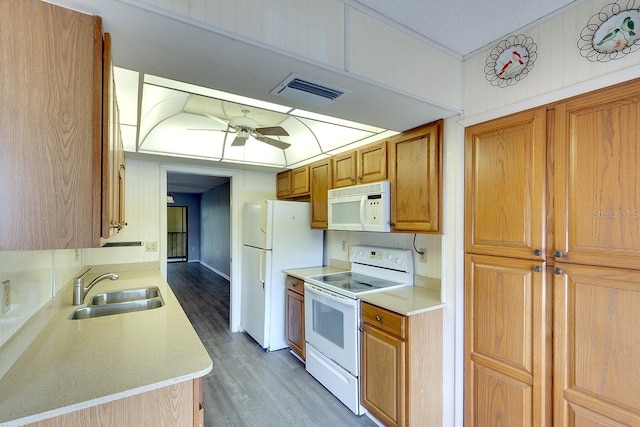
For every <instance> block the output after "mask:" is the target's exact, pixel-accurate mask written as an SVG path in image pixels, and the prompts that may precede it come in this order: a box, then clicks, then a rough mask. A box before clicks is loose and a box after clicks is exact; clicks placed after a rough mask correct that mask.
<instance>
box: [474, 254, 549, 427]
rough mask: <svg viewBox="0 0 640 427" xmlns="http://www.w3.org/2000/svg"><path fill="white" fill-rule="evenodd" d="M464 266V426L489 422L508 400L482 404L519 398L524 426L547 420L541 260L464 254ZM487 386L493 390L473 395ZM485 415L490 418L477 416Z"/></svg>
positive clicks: (546, 313) (545, 314) (545, 317)
mask: <svg viewBox="0 0 640 427" xmlns="http://www.w3.org/2000/svg"><path fill="white" fill-rule="evenodd" d="M465 269H466V270H465V277H466V284H465V315H466V319H465V327H466V332H465V342H466V349H465V363H466V372H467V374H466V376H465V381H466V385H465V390H466V396H465V411H466V419H467V420H468V421H469V425H495V423H497V422H498V420H499V419H500V417H501V416H503V414H502V411H503V410H504V409H505V408H506V407H507V406H508V405H507V404H506V403H505V406H504V407H502V406H499V407H498V408H496V407H491V406H490V407H487V406H486V405H494V403H495V402H496V401H503V402H507V401H509V402H510V401H512V400H513V401H514V402H520V401H521V400H522V399H524V398H525V397H526V398H527V399H528V400H527V401H526V404H525V403H521V404H519V406H518V407H519V408H520V409H521V410H526V412H525V413H526V414H527V416H526V419H527V422H525V423H524V425H529V424H531V425H536V424H538V423H540V424H543V423H545V422H547V421H548V420H550V416H551V412H550V406H551V382H550V377H551V307H550V304H551V300H550V298H551V294H550V292H548V291H547V288H546V283H547V278H546V275H547V274H548V273H546V272H545V269H544V265H543V263H541V262H539V261H529V260H522V259H516V258H502V257H496V256H482V255H467V256H466V266H465ZM536 270H539V271H536ZM488 372H491V374H488ZM479 374H482V375H481V376H478V375H479ZM514 384H517V385H514ZM492 387H493V389H492ZM529 389H530V390H529ZM487 390H492V391H490V392H489V393H490V394H492V393H493V395H490V396H486V397H482V396H478V395H476V393H480V392H481V393H485V392H488V391H487ZM501 394H504V396H502V397H500V396H499V395H501ZM496 399H497V400H496ZM501 399H502V400H501ZM494 400H495V401H494ZM509 408H510V409H509V410H512V409H513V408H511V407H509ZM532 408H533V409H532ZM520 409H519V410H520ZM519 410H518V411H519ZM487 411H489V412H487ZM515 414H517V412H515V413H514V415H515ZM489 416H494V417H496V418H492V422H489V423H485V422H484V421H482V420H485V419H486V417H489ZM485 421H486V420H485ZM474 423H477V424H474ZM505 425H511V424H509V423H507V424H505ZM514 425H523V423H522V422H520V423H518V424H514Z"/></svg>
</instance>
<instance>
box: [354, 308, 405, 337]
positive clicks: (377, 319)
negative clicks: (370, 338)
mask: <svg viewBox="0 0 640 427" xmlns="http://www.w3.org/2000/svg"><path fill="white" fill-rule="evenodd" d="M360 317H361V318H362V321H363V322H366V323H369V324H371V325H373V326H375V327H377V328H379V329H382V330H383V331H386V332H389V333H390V334H393V335H395V336H397V337H400V338H402V339H404V338H406V335H405V334H406V322H407V318H406V316H403V315H401V314H398V313H394V312H392V311H389V310H385V309H384V308H381V307H378V306H376V305H371V304H368V303H366V302H363V303H362V305H361V307H360Z"/></svg>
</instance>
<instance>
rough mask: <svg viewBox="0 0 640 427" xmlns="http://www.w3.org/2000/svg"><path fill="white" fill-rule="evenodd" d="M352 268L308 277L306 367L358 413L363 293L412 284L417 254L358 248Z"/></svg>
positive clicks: (352, 260)
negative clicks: (361, 300) (413, 255)
mask: <svg viewBox="0 0 640 427" xmlns="http://www.w3.org/2000/svg"><path fill="white" fill-rule="evenodd" d="M349 260H350V261H351V271H347V272H343V273H332V274H325V275H319V276H311V277H308V278H307V279H306V280H305V285H304V287H305V296H304V310H305V339H306V355H307V357H306V369H307V372H309V373H310V374H311V375H313V377H315V378H316V379H317V380H318V381H319V382H320V383H321V384H322V385H324V386H325V387H326V388H327V389H328V390H329V391H330V392H331V393H333V395H334V396H336V397H337V398H338V399H339V400H340V401H341V402H342V403H344V404H345V405H346V406H347V407H348V408H349V409H351V411H353V412H354V413H355V414H357V415H361V414H364V413H366V409H365V408H364V407H363V406H362V405H360V335H359V326H360V302H359V298H358V296H359V295H362V294H364V293H371V292H381V291H385V290H391V289H395V288H400V287H404V286H412V285H413V257H412V254H411V251H406V250H402V249H390V248H378V247H371V246H354V247H353V248H352V249H351V254H350V256H349Z"/></svg>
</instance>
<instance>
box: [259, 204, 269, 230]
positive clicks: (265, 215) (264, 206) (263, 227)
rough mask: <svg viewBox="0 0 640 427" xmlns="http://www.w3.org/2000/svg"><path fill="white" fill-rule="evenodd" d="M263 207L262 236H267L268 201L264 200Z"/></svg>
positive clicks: (261, 214) (261, 218) (261, 219)
mask: <svg viewBox="0 0 640 427" xmlns="http://www.w3.org/2000/svg"><path fill="white" fill-rule="evenodd" d="M261 203H262V207H261V208H260V231H262V234H267V201H266V200H263V201H262V202H261Z"/></svg>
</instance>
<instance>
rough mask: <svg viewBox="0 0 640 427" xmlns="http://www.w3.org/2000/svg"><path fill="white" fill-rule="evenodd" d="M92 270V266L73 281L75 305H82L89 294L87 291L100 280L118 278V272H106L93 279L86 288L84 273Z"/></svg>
mask: <svg viewBox="0 0 640 427" xmlns="http://www.w3.org/2000/svg"><path fill="white" fill-rule="evenodd" d="M89 271H91V268H89V269H87V270H85V271H84V272H82V274H80V276H78V277H76V278H75V279H74V281H73V305H81V304H83V303H84V297H86V296H87V293H88V292H89V291H90V290H91V288H93V287H94V286H95V285H96V283H98V282H100V281H101V280H104V279H111V280H116V279H117V278H118V275H117V274H114V273H106V274H102V275H100V276H98V277H96V278H95V279H93V280H92V281H91V282H90V283H89V285H88V286H87V287H86V288H85V286H84V275H85V274H87V273H88V272H89Z"/></svg>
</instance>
